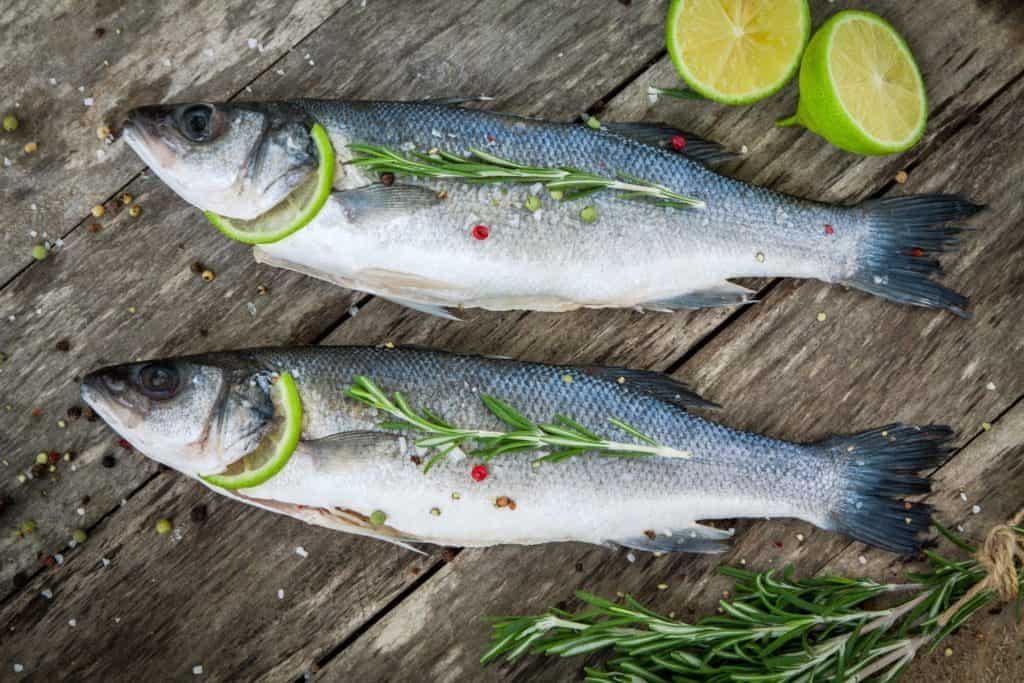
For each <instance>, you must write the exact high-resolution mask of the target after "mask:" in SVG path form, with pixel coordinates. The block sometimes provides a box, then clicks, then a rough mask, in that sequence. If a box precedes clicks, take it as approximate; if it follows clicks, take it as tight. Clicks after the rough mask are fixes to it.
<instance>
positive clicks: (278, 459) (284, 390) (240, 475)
mask: <svg viewBox="0 0 1024 683" xmlns="http://www.w3.org/2000/svg"><path fill="white" fill-rule="evenodd" d="M270 400H271V401H272V402H273V404H274V416H275V419H276V420H277V421H278V424H277V425H276V426H275V428H274V429H272V430H271V431H270V433H269V434H267V435H266V436H265V437H264V438H263V440H262V441H261V442H260V445H259V446H257V447H256V450H254V451H253V452H252V453H249V454H248V455H246V456H245V457H243V458H242V459H241V460H238V461H236V462H233V463H231V465H229V466H228V468H227V469H226V470H224V471H223V472H221V473H220V474H211V475H206V476H203V481H205V482H207V483H208V484H213V485H214V486H220V487H221V488H225V489H244V488H251V487H253V486H259V485H260V484H262V483H263V482H265V481H266V480H268V479H270V478H271V477H272V476H274V475H275V474H277V473H278V472H280V471H281V468H283V467H284V466H285V465H286V464H287V463H288V460H289V459H290V458H291V457H292V453H294V452H295V446H296V445H298V443H299V437H300V436H301V435H302V401H301V399H300V398H299V390H298V388H297V387H296V386H295V380H294V379H293V378H292V376H291V375H290V374H288V373H287V372H282V373H281V376H280V377H278V379H277V382H275V383H274V385H273V386H272V387H271V388H270Z"/></svg>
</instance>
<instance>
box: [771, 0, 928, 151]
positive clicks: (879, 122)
mask: <svg viewBox="0 0 1024 683" xmlns="http://www.w3.org/2000/svg"><path fill="white" fill-rule="evenodd" d="M927 121H928V99H927V97H926V95H925V91H924V81H923V80H922V79H921V73H920V71H918V68H917V64H916V63H915V62H914V56H913V55H912V54H911V53H910V48H908V47H907V44H906V42H904V40H903V38H901V37H900V35H899V34H898V33H896V30H895V29H893V27H892V26H890V25H889V24H888V23H887V22H886V21H885V20H884V19H882V18H881V17H879V16H877V15H874V14H872V13H870V12H861V11H855V10H847V11H844V12H839V13H838V14H836V15H835V16H833V17H832V18H830V19H829V20H828V21H826V22H825V24H824V25H823V26H822V27H821V28H820V29H818V31H817V33H815V34H814V37H813V38H811V42H810V44H809V45H808V46H807V51H806V52H805V53H804V57H803V61H802V63H801V66H800V104H799V106H798V107H797V113H796V114H795V115H793V116H790V117H789V118H786V119H782V120H780V121H779V122H778V125H780V126H792V125H802V126H804V127H806V128H808V129H810V130H812V131H814V132H815V133H817V134H818V135H820V136H821V137H823V138H825V139H826V140H828V141H829V142H831V143H832V144H833V145H835V146H836V147H839V148H841V149H845V150H846V151H848V152H855V153H857V154H871V155H878V154H892V153H894V152H902V151H904V150H906V149H909V148H910V147H912V146H913V145H914V144H915V143H916V142H917V141H918V140H920V139H921V135H922V134H924V127H925V123H926V122H927Z"/></svg>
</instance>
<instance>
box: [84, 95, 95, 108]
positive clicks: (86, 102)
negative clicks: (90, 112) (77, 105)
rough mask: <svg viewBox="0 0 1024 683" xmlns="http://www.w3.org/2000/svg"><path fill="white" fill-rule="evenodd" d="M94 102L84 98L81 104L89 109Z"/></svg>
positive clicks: (89, 98)
mask: <svg viewBox="0 0 1024 683" xmlns="http://www.w3.org/2000/svg"><path fill="white" fill-rule="evenodd" d="M95 101H96V100H94V99H93V98H91V97H86V98H85V99H84V100H82V104H84V105H85V106H87V107H91V106H92V105H93V103H94V102H95Z"/></svg>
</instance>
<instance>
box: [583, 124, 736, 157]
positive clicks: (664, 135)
mask: <svg viewBox="0 0 1024 683" xmlns="http://www.w3.org/2000/svg"><path fill="white" fill-rule="evenodd" d="M602 125H603V127H604V128H606V129H608V131H610V132H612V133H615V134H616V135H621V136H622V137H624V138H630V139H632V140H636V141H637V142H642V143H644V144H645V145H651V146H653V147H662V148H665V149H672V150H675V151H677V152H679V153H680V154H682V155H683V156H685V157H687V158H690V159H693V160H694V161H699V162H700V163H702V164H717V163H721V162H724V161H732V160H733V159H735V158H736V157H737V156H738V155H737V154H735V153H734V152H730V151H729V150H727V149H726V148H725V147H724V146H722V145H720V144H718V143H717V142H712V141H711V140H705V139H704V138H702V137H700V136H698V135H694V134H693V133H689V132H687V131H685V130H679V129H678V128H675V127H673V126H670V125H669V124H667V123H661V122H653V123H651V122H646V121H638V122H625V123H604V124H602ZM679 138H682V145H681V146H679V149H675V147H674V146H673V143H672V141H673V140H677V142H676V144H677V145H678V144H679V143H678V139H679Z"/></svg>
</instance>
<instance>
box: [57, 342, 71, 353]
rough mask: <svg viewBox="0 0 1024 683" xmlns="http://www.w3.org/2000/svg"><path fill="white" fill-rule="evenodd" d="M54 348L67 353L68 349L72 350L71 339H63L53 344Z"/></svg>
mask: <svg viewBox="0 0 1024 683" xmlns="http://www.w3.org/2000/svg"><path fill="white" fill-rule="evenodd" d="M53 348H55V349H57V350H58V351H60V352H61V353H67V352H68V351H70V350H71V340H70V339H61V340H59V341H58V342H57V343H56V344H54V345H53Z"/></svg>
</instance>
